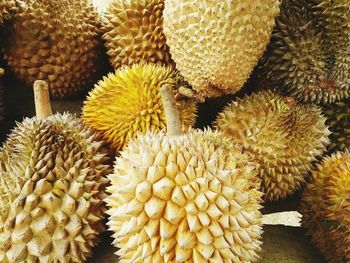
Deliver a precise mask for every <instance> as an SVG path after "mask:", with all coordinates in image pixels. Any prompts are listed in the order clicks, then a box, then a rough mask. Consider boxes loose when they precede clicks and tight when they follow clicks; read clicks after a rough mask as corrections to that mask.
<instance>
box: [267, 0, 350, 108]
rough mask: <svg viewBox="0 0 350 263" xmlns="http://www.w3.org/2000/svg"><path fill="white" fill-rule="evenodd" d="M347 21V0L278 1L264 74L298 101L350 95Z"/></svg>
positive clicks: (349, 30) (332, 99) (328, 100)
mask: <svg viewBox="0 0 350 263" xmlns="http://www.w3.org/2000/svg"><path fill="white" fill-rule="evenodd" d="M349 21H350V5H349V1H347V0H335V1H331V0H313V1H308V0H283V1H282V3H281V12H280V15H279V16H278V17H277V19H276V27H275V28H274V31H273V34H272V38H271V43H270V44H269V46H268V48H267V51H266V53H265V55H264V57H263V59H262V61H261V65H262V70H263V71H264V74H263V75H266V76H267V78H268V81H270V82H273V83H275V84H276V85H278V86H280V87H281V89H282V90H283V91H286V92H288V94H290V95H293V96H295V97H296V98H297V99H298V100H300V101H305V102H315V103H332V102H335V101H339V100H341V99H343V98H347V97H349V96H350V92H349V91H350V89H349V85H350V71H349V70H348V68H349V67H350V53H349V34H350V24H349Z"/></svg>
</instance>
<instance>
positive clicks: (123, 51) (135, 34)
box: [102, 0, 172, 69]
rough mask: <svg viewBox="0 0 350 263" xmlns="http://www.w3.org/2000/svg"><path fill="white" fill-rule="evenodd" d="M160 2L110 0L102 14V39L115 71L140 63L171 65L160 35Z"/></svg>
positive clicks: (161, 21)
mask: <svg viewBox="0 0 350 263" xmlns="http://www.w3.org/2000/svg"><path fill="white" fill-rule="evenodd" d="M163 9H164V0H126V1H125V0H114V1H113V2H112V3H111V4H110V5H109V7H108V9H107V11H106V12H105V15H104V16H105V18H104V19H103V20H102V21H103V33H104V34H103V39H104V40H105V41H106V44H105V46H106V48H107V54H108V55H109V60H110V63H111V64H112V65H113V67H114V68H115V69H118V68H119V67H121V66H122V65H127V66H130V65H132V64H137V63H140V62H147V63H160V64H163V65H172V60H171V56H170V53H169V48H168V46H167V45H166V40H165V36H164V34H163Z"/></svg>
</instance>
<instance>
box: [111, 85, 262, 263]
mask: <svg viewBox="0 0 350 263" xmlns="http://www.w3.org/2000/svg"><path fill="white" fill-rule="evenodd" d="M161 92H162V93H163V94H165V95H163V98H164V99H163V103H164V105H165V108H166V109H168V110H167V111H166V113H167V114H166V117H167V125H168V135H165V134H164V133H163V132H160V133H154V132H148V133H147V134H146V135H141V134H139V135H138V137H137V138H136V139H133V140H131V141H130V143H129V144H128V145H127V147H126V148H124V150H123V151H122V152H121V155H120V157H117V159H116V161H115V168H114V174H111V175H109V179H110V181H111V186H110V187H108V188H107V191H108V192H109V194H110V195H109V197H108V198H107V199H106V202H107V205H108V206H109V210H108V212H107V213H108V214H109V215H110V218H109V222H108V225H109V227H110V230H112V231H113V232H114V234H113V237H114V238H115V242H114V245H115V246H117V247H118V248H120V249H119V250H118V252H117V253H116V254H117V255H119V256H120V261H119V262H121V263H126V262H134V263H137V262H159V263H161V262H189V263H190V262H197V263H198V262H216V263H220V262H251V261H255V260H256V259H257V258H258V254H257V253H258V252H259V250H260V244H261V242H260V241H259V239H260V237H261V233H262V229H261V214H260V212H259V208H260V201H261V200H260V197H261V192H259V191H258V190H257V187H258V184H259V180H258V179H257V177H256V176H255V172H254V168H255V166H254V165H253V164H252V163H250V162H249V161H248V159H247V156H246V155H244V154H243V153H242V152H241V149H240V147H238V146H236V145H234V144H232V142H231V140H230V139H229V138H227V137H225V136H224V135H223V134H222V133H220V132H214V131H211V130H207V131H199V130H189V132H188V133H187V134H181V129H180V127H179V126H180V125H179V124H180V122H179V119H178V117H177V114H176V113H175V112H173V111H172V109H174V108H176V107H174V104H175V101H174V98H173V97H171V88H168V87H162V90H161ZM169 92H170V96H169ZM169 105H170V106H169ZM169 112H173V113H174V114H173V115H172V116H171V115H170V114H169ZM228 152H229V154H228Z"/></svg>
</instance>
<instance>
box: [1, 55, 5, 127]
mask: <svg viewBox="0 0 350 263" xmlns="http://www.w3.org/2000/svg"><path fill="white" fill-rule="evenodd" d="M1 62H2V61H1V58H0V125H1V123H2V121H3V120H4V118H5V116H4V115H5V109H4V83H3V78H4V70H3V68H2V67H1Z"/></svg>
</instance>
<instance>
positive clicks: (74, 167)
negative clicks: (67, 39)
mask: <svg viewBox="0 0 350 263" xmlns="http://www.w3.org/2000/svg"><path fill="white" fill-rule="evenodd" d="M96 139H97V136H96V135H95V134H94V133H93V132H92V131H91V130H89V129H87V128H83V126H82V124H81V122H80V121H79V120H78V119H76V118H75V117H74V116H72V115H69V114H64V115H60V114H56V115H53V116H50V117H48V118H46V119H44V120H38V119H36V118H31V119H29V118H26V119H24V121H23V122H22V123H18V124H17V127H16V128H15V129H14V130H13V131H12V133H11V134H10V135H9V137H8V139H7V141H6V143H5V144H4V146H3V148H2V150H1V152H0V165H1V168H0V194H1V199H0V261H1V262H2V263H10V262H11V263H15V262H18V263H19V262H33V263H34V262H62V263H63V262H66V263H68V262H85V260H86V258H87V257H89V256H90V255H91V249H92V247H94V245H95V244H96V242H97V236H98V234H99V233H100V232H102V231H103V230H104V226H103V224H102V220H103V218H104V212H105V207H104V204H103V199H104V198H105V197H106V194H105V186H106V184H107V183H108V180H107V178H106V177H105V176H106V174H108V173H109V172H110V169H109V165H107V164H108V160H109V158H108V157H107V155H106V154H105V150H103V148H102V143H101V142H99V141H97V140H96Z"/></svg>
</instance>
